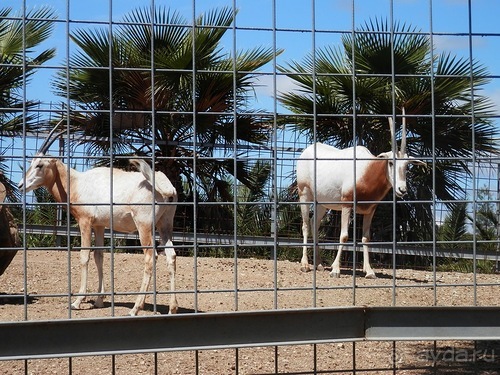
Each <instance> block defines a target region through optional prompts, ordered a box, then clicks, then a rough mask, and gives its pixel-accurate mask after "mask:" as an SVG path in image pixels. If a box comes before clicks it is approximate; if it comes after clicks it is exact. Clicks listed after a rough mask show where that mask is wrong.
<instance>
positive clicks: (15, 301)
mask: <svg viewBox="0 0 500 375" xmlns="http://www.w3.org/2000/svg"><path fill="white" fill-rule="evenodd" d="M24 298H25V296H24V295H22V294H18V295H12V294H7V293H0V305H24V303H25V301H24ZM37 299H38V298H36V297H34V296H27V297H26V302H27V303H28V304H31V303H34V302H35V301H36V300H37Z"/></svg>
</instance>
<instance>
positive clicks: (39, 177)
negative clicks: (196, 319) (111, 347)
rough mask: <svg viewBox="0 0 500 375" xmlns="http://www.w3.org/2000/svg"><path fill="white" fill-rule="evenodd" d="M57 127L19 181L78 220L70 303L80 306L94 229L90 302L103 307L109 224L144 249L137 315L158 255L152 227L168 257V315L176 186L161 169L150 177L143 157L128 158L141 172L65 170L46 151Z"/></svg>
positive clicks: (173, 261) (172, 309)
mask: <svg viewBox="0 0 500 375" xmlns="http://www.w3.org/2000/svg"><path fill="white" fill-rule="evenodd" d="M58 125H59V124H58ZM56 128H57V125H56V127H55V128H54V129H52V131H51V133H50V134H49V136H48V137H47V139H46V140H45V142H44V144H43V145H42V146H41V147H40V151H39V152H38V153H37V155H36V156H35V157H34V158H33V160H32V162H31V165H30V167H29V169H28V170H27V171H26V174H25V176H24V177H23V178H22V179H21V181H20V182H19V188H20V189H22V190H24V191H25V192H28V191H31V190H33V189H37V188H39V187H42V186H44V187H45V188H47V190H48V191H49V192H50V193H51V194H52V196H53V197H54V199H55V200H56V201H57V202H59V203H69V210H70V212H71V214H72V215H73V216H74V218H75V219H76V221H77V222H78V225H79V227H80V234H81V251H80V261H81V283H80V290H79V292H78V296H77V297H76V300H75V301H74V302H73V303H72V305H71V307H72V308H73V309H79V308H80V304H81V302H82V301H83V300H84V299H85V296H86V294H87V274H88V263H89V258H90V251H91V238H92V230H93V231H94V235H95V247H96V248H95V250H94V259H95V262H96V265H97V272H98V279H99V285H98V289H97V293H98V296H97V298H96V300H95V301H94V306H95V307H103V295H104V283H103V246H104V230H105V228H110V226H111V224H110V223H112V227H113V230H114V231H118V232H125V233H131V232H135V231H137V232H138V233H139V239H140V242H141V246H143V251H144V274H143V279H142V283H141V287H140V290H139V292H140V293H139V294H138V296H137V299H136V301H135V305H134V307H133V308H132V309H131V310H130V313H129V314H130V315H137V313H138V311H139V310H141V309H143V308H144V302H145V299H146V295H145V293H146V291H147V290H148V288H149V284H150V282H151V277H152V271H153V264H154V260H153V257H155V256H156V255H157V254H156V253H155V250H154V248H155V247H154V233H153V228H155V229H156V230H157V231H158V233H159V235H160V247H159V251H158V253H159V254H161V255H166V260H167V269H168V272H169V278H170V290H171V292H172V294H171V297H170V305H169V313H172V314H173V313H176V312H177V307H178V303H177V298H176V295H175V293H174V291H175V271H176V254H175V250H174V247H173V244H172V232H173V221H174V215H175V210H176V204H175V202H177V192H176V190H175V188H174V186H173V185H172V183H171V182H170V180H169V179H168V178H167V177H166V176H165V175H164V174H163V173H161V172H155V173H154V178H153V170H152V169H151V167H150V166H149V165H148V164H147V163H146V162H145V161H144V160H141V159H131V160H130V163H131V164H133V165H135V166H136V167H137V169H138V170H139V172H127V171H124V170H121V169H116V168H113V169H110V168H106V167H98V168H93V169H90V170H88V171H85V172H79V171H76V170H75V169H72V168H69V167H68V166H67V165H65V164H63V163H62V162H61V161H60V160H59V159H57V158H54V157H51V156H50V155H47V154H46V152H47V150H48V148H49V147H50V145H51V144H52V143H53V142H54V140H55V139H56V138H57V137H58V135H57V136H55V137H53V138H52V139H51V137H52V135H53V133H54V131H55V130H56ZM153 181H154V182H153ZM111 182H112V188H111ZM153 202H154V211H153ZM111 207H112V210H111ZM153 220H154V226H153ZM118 275H119V273H118Z"/></svg>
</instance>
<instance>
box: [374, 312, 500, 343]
mask: <svg viewBox="0 0 500 375" xmlns="http://www.w3.org/2000/svg"><path fill="white" fill-rule="evenodd" d="M499 317H500V307H467V306H464V307H413V308H406V307H405V308H403V307H401V308H400V307H391V308H386V307H373V308H370V309H367V311H366V331H365V338H366V340H376V341H387V340H390V341H392V340H398V341H399V340H410V341H419V340H498V339H500V319H499Z"/></svg>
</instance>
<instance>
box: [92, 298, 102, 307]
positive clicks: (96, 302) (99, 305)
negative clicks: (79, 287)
mask: <svg viewBox="0 0 500 375" xmlns="http://www.w3.org/2000/svg"><path fill="white" fill-rule="evenodd" d="M94 307H95V308H97V309H102V308H103V307H104V301H103V299H102V298H100V297H98V298H97V299H96V300H95V301H94Z"/></svg>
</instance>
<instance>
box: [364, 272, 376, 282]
mask: <svg viewBox="0 0 500 375" xmlns="http://www.w3.org/2000/svg"><path fill="white" fill-rule="evenodd" d="M376 278H377V276H376V275H375V272H369V273H367V274H366V276H365V279H371V280H373V279H376Z"/></svg>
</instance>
